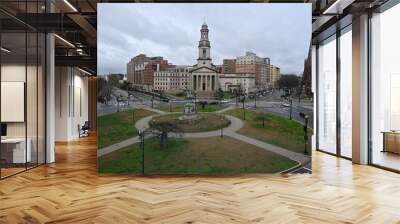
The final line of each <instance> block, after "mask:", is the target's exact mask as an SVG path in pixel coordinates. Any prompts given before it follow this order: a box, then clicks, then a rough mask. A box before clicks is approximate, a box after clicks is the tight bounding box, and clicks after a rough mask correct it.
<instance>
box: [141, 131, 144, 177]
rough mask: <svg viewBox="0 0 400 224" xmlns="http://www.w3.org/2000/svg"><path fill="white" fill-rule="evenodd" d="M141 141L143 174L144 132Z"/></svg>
mask: <svg viewBox="0 0 400 224" xmlns="http://www.w3.org/2000/svg"><path fill="white" fill-rule="evenodd" d="M141 138H142V140H141V142H142V174H143V175H144V132H142V135H141Z"/></svg>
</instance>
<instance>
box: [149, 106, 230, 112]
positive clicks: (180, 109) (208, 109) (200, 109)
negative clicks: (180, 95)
mask: <svg viewBox="0 0 400 224" xmlns="http://www.w3.org/2000/svg"><path fill="white" fill-rule="evenodd" d="M196 106H197V112H215V111H218V110H222V109H224V108H225V107H226V106H225V105H220V104H207V105H205V106H204V108H203V107H202V106H201V105H200V104H197V105H196ZM156 109H158V110H162V111H165V112H183V109H184V104H171V108H170V106H169V104H160V105H158V106H157V107H156Z"/></svg>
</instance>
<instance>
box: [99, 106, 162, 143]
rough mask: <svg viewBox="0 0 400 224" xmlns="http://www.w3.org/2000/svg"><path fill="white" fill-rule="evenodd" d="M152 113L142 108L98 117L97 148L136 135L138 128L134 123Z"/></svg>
mask: <svg viewBox="0 0 400 224" xmlns="http://www.w3.org/2000/svg"><path fill="white" fill-rule="evenodd" d="M133 111H134V112H135V121H133ZM153 114H155V113H154V112H151V111H148V110H144V109H132V110H127V111H123V112H116V113H112V114H107V115H103V116H100V117H98V118H97V136H98V138H97V139H98V141H97V142H98V148H99V149H100V148H104V147H106V146H109V145H112V144H115V143H118V142H120V141H123V140H126V139H128V138H132V137H134V136H136V135H137V134H138V130H136V128H135V126H134V123H135V122H136V121H138V120H140V119H142V118H143V117H147V116H150V115H153Z"/></svg>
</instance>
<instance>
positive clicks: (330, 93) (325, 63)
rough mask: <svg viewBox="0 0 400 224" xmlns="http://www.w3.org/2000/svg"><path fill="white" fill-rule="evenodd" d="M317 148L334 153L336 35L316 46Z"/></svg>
mask: <svg viewBox="0 0 400 224" xmlns="http://www.w3.org/2000/svg"><path fill="white" fill-rule="evenodd" d="M317 63H318V68H319V69H318V105H317V106H318V108H319V109H318V124H317V125H318V149H320V150H323V151H326V152H330V153H334V154H336V36H333V37H331V38H329V39H328V40H326V41H325V42H323V43H321V44H320V46H319V48H318V62H317Z"/></svg>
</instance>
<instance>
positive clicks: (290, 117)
mask: <svg viewBox="0 0 400 224" xmlns="http://www.w3.org/2000/svg"><path fill="white" fill-rule="evenodd" d="M289 103H290V114H289V119H290V120H292V111H293V100H292V99H291V98H290V99H289Z"/></svg>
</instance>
